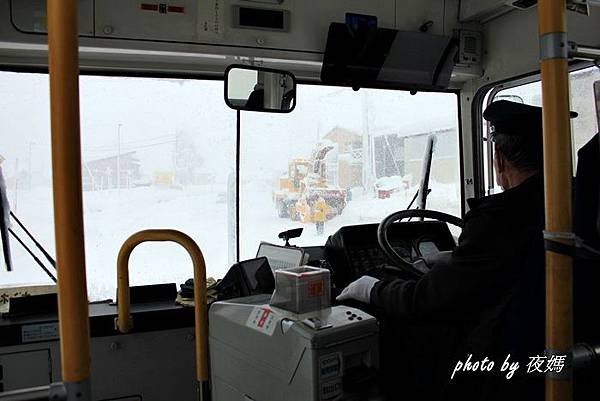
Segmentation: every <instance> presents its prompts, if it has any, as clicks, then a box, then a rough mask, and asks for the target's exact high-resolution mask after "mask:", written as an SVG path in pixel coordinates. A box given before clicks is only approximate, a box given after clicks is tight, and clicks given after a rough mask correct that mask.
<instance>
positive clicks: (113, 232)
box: [0, 183, 460, 300]
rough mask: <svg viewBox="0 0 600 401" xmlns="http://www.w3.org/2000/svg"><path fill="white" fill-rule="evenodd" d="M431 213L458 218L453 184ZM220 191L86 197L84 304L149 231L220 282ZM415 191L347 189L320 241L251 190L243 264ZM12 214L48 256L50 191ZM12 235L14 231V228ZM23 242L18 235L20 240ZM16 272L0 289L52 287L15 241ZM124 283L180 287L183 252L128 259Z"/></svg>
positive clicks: (371, 214)
mask: <svg viewBox="0 0 600 401" xmlns="http://www.w3.org/2000/svg"><path fill="white" fill-rule="evenodd" d="M432 187H433V191H432V193H431V195H430V203H429V207H430V208H432V209H436V210H443V211H447V212H449V213H453V214H459V210H460V209H459V207H460V206H459V203H458V199H459V194H458V193H457V189H456V188H455V186H454V185H440V184H435V183H433V185H432ZM223 191H225V186H224V185H221V186H220V185H206V186H195V187H187V188H184V189H172V188H157V187H144V188H132V189H127V190H125V189H122V190H121V191H117V190H110V191H97V192H86V193H85V194H84V207H85V242H86V259H87V261H86V262H87V275H88V289H89V296H90V300H100V299H106V298H114V296H115V289H116V281H117V279H116V260H117V254H118V250H119V247H120V246H121V244H122V243H123V241H125V239H126V238H127V237H128V236H129V235H131V234H133V233H134V232H136V231H138V230H141V229H147V228H172V229H177V230H181V231H183V232H185V233H186V234H188V235H190V236H191V237H192V238H194V239H195V240H196V241H197V242H198V244H199V245H200V247H201V249H202V251H203V253H204V255H205V259H206V262H207V269H208V274H209V275H210V276H213V277H216V278H220V277H222V276H223V275H224V274H225V273H226V272H227V270H228V268H229V259H228V258H229V256H228V255H229V241H228V238H229V237H228V226H227V225H228V211H227V202H223V201H222V199H220V197H219V196H218V194H219V193H222V192H223ZM415 191H416V188H411V189H409V190H407V191H401V192H398V193H395V194H393V196H392V197H391V198H389V199H376V198H375V197H374V195H373V194H372V193H363V191H362V190H361V189H358V188H357V189H354V190H353V199H352V201H351V202H350V203H349V204H348V206H347V208H346V209H345V210H344V212H343V214H342V215H340V216H337V217H335V218H334V219H332V220H330V221H328V222H327V223H326V224H325V231H326V232H325V234H324V235H318V234H317V233H316V230H315V227H314V225H312V224H302V223H299V222H293V221H291V220H289V219H282V218H279V217H277V214H276V211H275V208H274V206H273V204H272V201H271V192H270V190H261V189H260V188H258V187H257V188H256V189H254V190H248V191H245V192H243V193H242V210H241V215H240V218H241V253H242V258H244V259H245V258H251V257H253V256H254V255H255V254H256V251H257V249H258V244H259V243H260V241H268V242H273V243H280V241H281V240H279V239H278V238H277V234H278V233H279V232H280V231H283V230H286V229H289V228H295V227H301V226H302V227H304V228H305V231H304V233H303V235H302V237H301V238H300V239H299V240H298V241H296V243H297V244H300V245H322V244H324V243H325V241H326V239H327V235H329V234H332V233H333V232H335V231H336V230H337V229H338V228H340V227H342V226H344V225H349V224H363V223H372V222H378V221H380V220H381V219H382V218H383V217H385V216H386V215H387V214H389V213H391V212H393V211H396V210H399V209H404V208H406V206H407V205H408V203H409V202H410V200H411V199H412V196H413V195H414V193H415ZM17 215H18V216H19V218H20V219H21V220H22V222H23V223H24V224H25V225H26V226H27V227H28V228H29V229H30V230H31V231H32V232H33V233H34V234H35V236H36V237H37V238H38V240H39V241H40V242H41V243H42V244H43V245H44V246H45V247H46V249H47V250H48V251H49V252H50V253H51V254H54V224H53V215H52V197H51V191H50V189H49V188H37V189H34V190H32V191H23V192H21V195H20V199H19V204H18V210H17ZM15 230H16V231H17V232H19V230H18V228H17V227H15ZM23 237H24V236H23ZM11 246H12V251H13V254H14V271H13V272H10V273H7V272H4V271H2V272H0V283H2V285H6V284H23V283H36V284H44V283H51V282H50V279H49V278H48V277H47V276H46V275H45V273H43V272H42V270H41V269H40V268H39V267H38V266H37V265H36V264H35V262H34V261H33V260H32V259H31V258H30V257H29V255H27V254H26V253H25V251H23V250H22V249H21V247H20V246H19V244H17V243H16V241H12V243H11ZM130 264H131V268H130V276H131V277H130V279H131V283H132V285H140V284H151V283H161V282H175V283H182V282H184V281H185V280H186V279H187V278H189V277H191V276H192V267H191V262H190V260H189V257H188V255H187V253H186V252H185V251H184V250H183V249H182V248H180V247H179V246H178V245H176V244H170V243H146V244H142V245H140V246H139V247H138V248H136V250H135V251H134V252H133V255H132V258H131V263H130Z"/></svg>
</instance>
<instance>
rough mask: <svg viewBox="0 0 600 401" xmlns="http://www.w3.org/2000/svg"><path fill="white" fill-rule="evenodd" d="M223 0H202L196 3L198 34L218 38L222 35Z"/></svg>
mask: <svg viewBox="0 0 600 401" xmlns="http://www.w3.org/2000/svg"><path fill="white" fill-rule="evenodd" d="M224 13H225V8H224V6H223V0H202V1H201V2H200V3H199V4H198V28H197V29H198V35H199V36H200V38H202V37H207V36H208V37H213V38H218V37H221V36H222V35H223V15H224Z"/></svg>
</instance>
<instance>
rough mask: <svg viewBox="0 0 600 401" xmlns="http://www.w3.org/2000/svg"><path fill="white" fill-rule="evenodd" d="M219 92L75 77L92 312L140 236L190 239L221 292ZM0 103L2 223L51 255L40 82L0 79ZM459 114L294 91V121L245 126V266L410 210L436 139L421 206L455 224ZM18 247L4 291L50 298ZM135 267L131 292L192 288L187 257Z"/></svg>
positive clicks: (148, 259) (168, 247)
mask: <svg viewBox="0 0 600 401" xmlns="http://www.w3.org/2000/svg"><path fill="white" fill-rule="evenodd" d="M222 85H223V83H222V82H219V81H200V80H182V79H155V78H126V77H97V76H82V77H81V79H80V89H81V131H82V154H83V162H84V163H83V166H82V179H83V188H84V222H85V246H86V259H87V272H88V290H89V297H90V300H101V299H106V298H114V297H115V288H116V259H117V254H118V250H119V247H120V246H121V244H122V243H123V241H124V240H125V239H126V238H127V237H128V236H130V235H131V234H133V233H134V232H136V231H138V230H141V229H147V228H171V229H177V230H181V231H183V232H185V233H187V234H188V235H190V236H191V237H192V238H194V239H195V240H196V241H197V242H198V244H199V245H200V247H201V249H202V250H203V252H204V255H205V259H206V262H207V270H208V275H209V276H213V277H216V278H220V277H222V276H223V275H224V274H225V273H226V271H227V269H228V268H229V266H230V265H231V264H232V263H233V259H234V250H235V244H234V243H233V238H234V236H233V233H234V232H235V230H234V227H233V226H232V224H233V223H234V221H235V214H234V209H233V208H234V207H235V206H234V205H235V202H234V199H235V197H234V196H235V194H234V192H233V190H234V182H235V175H234V174H235V124H236V120H235V112H234V111H232V110H230V109H228V108H227V107H226V105H225V104H224V102H223V98H222V93H223V87H222ZM0 93H1V94H4V96H0V115H1V117H2V121H3V124H2V126H1V128H0V156H2V157H4V158H5V160H4V162H2V169H3V171H4V174H5V177H6V181H7V186H8V198H9V202H10V206H11V209H12V211H13V212H14V213H15V214H16V215H17V216H18V217H19V219H20V220H21V221H22V222H23V223H24V224H25V225H26V226H27V228H28V229H29V230H30V231H31V232H32V233H33V234H34V235H35V236H36V237H37V239H38V240H39V242H40V243H42V244H43V245H44V246H45V247H46V249H47V250H48V251H49V252H50V254H54V226H53V212H52V208H53V206H52V188H51V185H52V183H51V163H50V130H49V103H48V77H47V75H43V74H30V73H11V72H1V73H0ZM6 94H9V95H8V96H7V95H6ZM456 101H457V100H456V95H454V94H439V93H419V94H417V95H414V96H412V95H410V94H409V93H406V92H401V91H385V90H365V89H361V90H360V91H359V92H354V91H352V90H351V89H346V88H337V87H325V86H307V85H300V86H299V87H298V100H297V107H296V109H295V110H294V111H293V112H292V113H290V114H265V113H251V112H243V113H242V124H241V129H242V137H241V150H242V152H241V170H240V171H241V190H240V200H241V210H240V230H241V238H240V245H241V257H242V258H250V257H253V256H254V255H255V254H256V251H257V248H258V244H259V243H260V241H268V242H273V243H279V241H280V240H279V239H277V234H278V233H279V232H280V231H283V230H286V229H290V228H295V227H304V228H305V232H304V234H303V235H302V237H301V238H300V239H299V240H297V241H296V243H298V244H302V245H322V244H324V243H325V241H326V239H327V235H330V234H332V233H333V232H335V230H337V229H338V228H339V227H341V226H343V225H348V224H363V223H371V222H378V221H380V220H381V219H382V218H383V217H384V216H385V215H387V214H389V213H391V212H393V211H396V210H398V209H403V208H406V206H407V205H408V203H409V202H410V200H411V199H412V197H413V196H414V194H415V192H416V189H417V185H418V181H419V176H420V171H421V163H422V158H423V153H424V150H425V143H426V141H427V138H428V136H430V135H435V136H436V138H437V145H436V150H435V152H434V161H433V165H432V175H431V182H430V187H431V189H432V192H431V195H430V198H429V207H430V208H432V209H437V210H442V211H445V212H448V213H451V214H455V215H459V214H460V187H459V160H458V134H457V105H456ZM0 160H2V159H1V158H0ZM317 223H319V224H321V223H322V225H323V234H319V232H318V231H317ZM13 227H14V228H15V231H16V232H17V234H18V235H20V236H21V238H23V239H24V240H25V242H26V243H27V244H28V245H30V246H31V245H32V244H31V241H28V240H27V238H26V236H25V235H24V233H23V232H22V231H20V230H19V229H18V227H15V225H14V224H13ZM11 248H12V252H13V263H14V271H13V272H10V273H9V272H4V271H1V272H0V283H1V285H11V284H24V283H32V284H33V283H36V284H38V283H50V279H49V278H48V277H47V276H46V275H45V273H43V271H42V270H41V269H40V268H39V267H38V266H37V265H36V264H35V262H34V261H33V260H32V259H31V257H30V256H29V255H27V253H26V251H25V250H23V249H22V248H21V247H20V245H19V244H18V243H17V242H16V241H12V242H11ZM130 264H131V269H130V270H131V273H130V276H131V284H132V285H140V284H151V283H161V282H175V283H182V282H184V281H185V280H186V279H187V278H189V277H191V276H192V268H191V261H190V260H189V257H188V255H187V254H186V252H185V251H184V250H183V249H181V248H179V246H178V245H175V244H168V243H146V244H143V245H141V246H139V247H138V248H136V250H135V251H134V253H133V255H132V258H131V262H130Z"/></svg>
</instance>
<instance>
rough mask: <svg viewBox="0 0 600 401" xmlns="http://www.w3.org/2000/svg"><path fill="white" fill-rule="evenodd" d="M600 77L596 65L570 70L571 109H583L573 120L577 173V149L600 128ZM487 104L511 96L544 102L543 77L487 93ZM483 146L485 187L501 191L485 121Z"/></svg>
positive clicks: (538, 104)
mask: <svg viewBox="0 0 600 401" xmlns="http://www.w3.org/2000/svg"><path fill="white" fill-rule="evenodd" d="M598 80H600V70H599V69H598V68H596V67H591V68H586V69H582V70H578V71H574V72H572V73H571V74H570V84H571V100H570V102H571V110H573V111H576V112H577V113H579V116H578V117H577V118H575V119H573V120H572V121H571V142H572V150H573V174H575V171H576V166H577V151H578V150H579V149H580V148H581V147H582V146H583V145H585V144H586V143H587V141H589V140H590V139H591V138H592V137H593V136H594V135H595V134H596V133H597V132H598V129H599V128H598V120H597V116H596V108H595V100H594V82H595V81H598ZM487 99H488V100H487V101H486V103H485V104H488V103H491V102H494V101H497V100H502V99H503V100H510V101H513V102H519V103H526V104H531V105H534V106H541V105H542V89H541V83H540V81H535V82H531V83H528V84H525V85H519V86H514V87H511V88H507V89H503V90H501V91H498V92H497V93H496V94H495V95H494V96H493V97H492V98H491V99H489V96H488V97H487ZM483 128H484V129H483V134H484V141H483V142H482V143H483V147H484V152H483V154H484V155H485V160H484V170H485V188H486V191H487V193H488V194H490V193H495V192H499V191H501V188H500V187H499V186H498V185H496V181H495V176H494V175H493V171H492V170H493V168H492V166H491V160H492V152H493V147H492V145H491V143H489V142H488V141H487V140H485V139H486V138H487V136H488V133H489V129H488V126H487V123H486V122H485V121H484V127H483Z"/></svg>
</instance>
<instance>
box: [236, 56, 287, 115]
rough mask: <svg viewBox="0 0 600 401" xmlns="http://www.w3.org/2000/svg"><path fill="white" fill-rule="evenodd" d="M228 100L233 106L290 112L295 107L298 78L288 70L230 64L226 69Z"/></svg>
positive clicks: (245, 108)
mask: <svg viewBox="0 0 600 401" xmlns="http://www.w3.org/2000/svg"><path fill="white" fill-rule="evenodd" d="M225 103H227V106H229V107H231V108H232V109H234V110H248V111H264V112H269V113H289V112H290V111H292V110H294V107H296V78H295V77H294V75H292V73H290V72H287V71H282V70H274V69H271V68H262V67H253V66H247V65H231V66H229V67H227V69H226V70H225Z"/></svg>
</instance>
